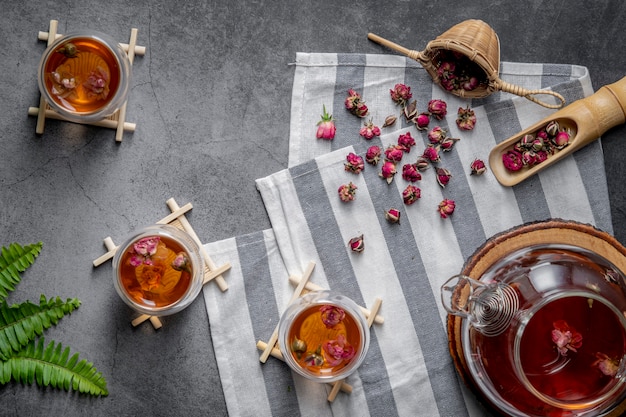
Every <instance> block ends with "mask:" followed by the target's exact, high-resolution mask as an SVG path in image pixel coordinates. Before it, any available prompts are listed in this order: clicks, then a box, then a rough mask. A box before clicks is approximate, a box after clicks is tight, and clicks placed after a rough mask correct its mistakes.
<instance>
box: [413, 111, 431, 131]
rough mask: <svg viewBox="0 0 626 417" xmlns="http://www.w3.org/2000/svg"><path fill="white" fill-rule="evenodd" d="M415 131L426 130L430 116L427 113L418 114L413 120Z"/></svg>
mask: <svg viewBox="0 0 626 417" xmlns="http://www.w3.org/2000/svg"><path fill="white" fill-rule="evenodd" d="M413 122H414V123H415V127H416V128H417V130H426V129H427V128H428V125H429V124H430V116H429V115H428V113H420V114H419V115H418V116H417V117H416V118H415V119H413Z"/></svg>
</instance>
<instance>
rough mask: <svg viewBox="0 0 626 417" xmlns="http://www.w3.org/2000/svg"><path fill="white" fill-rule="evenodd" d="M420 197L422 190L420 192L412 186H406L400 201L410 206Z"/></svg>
mask: <svg viewBox="0 0 626 417" xmlns="http://www.w3.org/2000/svg"><path fill="white" fill-rule="evenodd" d="M421 196H422V190H420V189H419V188H417V187H416V186H414V185H413V184H409V185H407V186H406V188H405V189H404V191H402V200H403V201H404V204H406V205H407V206H410V205H411V204H413V203H415V202H416V201H417V200H419V199H420V197H421Z"/></svg>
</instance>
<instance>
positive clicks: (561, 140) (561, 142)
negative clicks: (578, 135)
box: [552, 130, 570, 149]
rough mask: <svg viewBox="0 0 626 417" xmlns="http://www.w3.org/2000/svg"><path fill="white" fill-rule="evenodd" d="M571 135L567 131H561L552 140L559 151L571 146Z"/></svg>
mask: <svg viewBox="0 0 626 417" xmlns="http://www.w3.org/2000/svg"><path fill="white" fill-rule="evenodd" d="M569 139H570V135H569V133H567V132H566V131H564V130H563V131H561V132H559V133H557V134H556V136H555V137H554V138H553V139H552V143H554V146H556V148H557V149H563V148H564V147H566V146H567V145H568V144H569Z"/></svg>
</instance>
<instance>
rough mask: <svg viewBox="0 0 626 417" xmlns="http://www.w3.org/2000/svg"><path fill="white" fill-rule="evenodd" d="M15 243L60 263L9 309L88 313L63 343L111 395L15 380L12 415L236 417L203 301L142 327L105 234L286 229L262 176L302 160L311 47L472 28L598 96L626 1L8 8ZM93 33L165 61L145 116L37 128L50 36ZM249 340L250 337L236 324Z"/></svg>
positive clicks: (3, 403)
mask: <svg viewBox="0 0 626 417" xmlns="http://www.w3.org/2000/svg"><path fill="white" fill-rule="evenodd" d="M0 5H1V6H2V7H1V10H2V12H1V14H0V22H1V24H0V74H1V76H0V97H1V98H2V101H1V103H2V105H1V106H2V108H1V114H2V116H1V117H0V245H3V246H5V245H8V244H9V243H11V242H19V243H22V244H27V243H33V242H38V241H42V242H43V243H44V247H43V252H42V254H41V255H40V257H39V259H38V260H37V261H36V263H35V264H34V265H33V266H32V267H31V268H30V269H29V270H28V271H27V272H26V273H25V274H24V275H23V281H22V283H21V284H20V285H19V286H18V288H17V290H16V291H15V292H14V293H13V294H12V295H11V297H10V298H9V301H11V302H20V301H23V300H25V299H31V300H38V298H39V295H40V294H41V293H44V294H46V295H47V296H53V295H55V296H56V295H58V296H61V297H62V298H66V297H78V298H79V299H80V300H81V301H82V302H83V304H82V306H81V307H80V308H79V309H78V310H77V311H76V312H75V313H73V314H72V315H71V316H69V317H66V318H65V319H63V320H62V321H61V322H60V324H59V325H58V326H56V327H54V328H52V329H50V330H49V331H48V332H46V337H47V338H49V339H54V340H56V341H58V342H61V343H63V344H64V345H70V346H71V347H72V349H73V351H77V352H80V353H81V356H83V357H85V358H87V359H89V360H90V361H92V362H93V363H94V364H95V365H96V367H97V368H98V370H100V371H101V372H102V373H103V374H104V375H105V377H106V378H107V380H108V386H109V390H110V395H109V396H108V397H105V398H89V397H85V396H81V395H77V394H68V393H64V392H57V391H54V390H51V389H40V388H38V387H36V386H22V385H20V384H14V383H11V384H8V385H5V386H2V387H0V415H7V416H31V415H39V414H43V415H51V416H65V417H70V416H83V415H89V416H185V417H192V416H208V415H210V416H220V415H226V414H227V412H226V408H225V403H224V397H223V393H222V387H221V385H220V378H219V374H218V370H217V367H216V364H215V358H214V354H213V350H212V345H211V338H210V329H209V325H208V320H207V314H206V310H205V307H204V304H203V301H202V300H201V299H198V300H196V302H194V304H193V305H192V306H191V307H190V308H189V309H187V310H185V311H184V312H182V313H180V314H178V315H176V316H172V317H168V318H165V319H164V320H163V321H164V324H165V325H164V327H163V328H162V329H161V330H158V331H154V330H153V329H152V328H151V327H150V326H149V325H142V326H140V327H138V328H132V327H131V326H130V324H129V318H131V317H132V312H131V311H130V310H129V309H128V308H127V307H126V306H125V305H124V304H123V303H122V302H121V300H120V299H119V298H118V297H117V295H116V294H115V292H114V289H113V286H112V284H111V268H110V265H109V264H105V265H103V266H101V267H99V268H93V267H92V261H93V260H94V259H95V258H97V257H98V256H100V255H101V254H103V253H104V251H105V248H104V246H103V244H102V240H103V238H104V237H106V236H112V237H113V238H114V240H117V241H119V240H120V239H122V238H123V237H124V236H126V234H127V233H128V232H129V231H131V230H133V229H136V228H138V227H141V226H144V225H147V224H150V223H152V222H154V221H156V220H158V219H160V218H162V217H164V216H165V215H167V214H168V213H169V211H168V209H167V207H166V205H165V201H166V200H167V199H168V198H169V197H174V198H175V199H176V200H177V201H178V202H179V203H180V204H184V203H187V202H192V203H193V204H194V209H193V211H192V212H191V214H190V215H189V219H190V221H191V222H192V224H193V225H194V227H195V230H196V232H197V233H198V235H199V236H200V238H201V239H202V240H203V241H205V242H209V241H215V240H220V239H224V238H228V237H232V236H236V235H241V234H244V233H247V232H251V231H256V230H261V229H264V228H267V227H269V226H270V224H269V221H268V219H267V216H266V213H265V209H264V206H263V204H262V202H261V199H260V197H259V194H258V193H257V191H256V188H255V185H254V180H255V179H256V178H259V177H263V176H266V175H269V174H271V173H273V172H276V171H278V170H281V169H283V168H285V167H286V165H287V154H288V142H287V141H288V129H289V109H290V92H291V84H292V80H293V66H290V65H289V64H290V63H291V62H293V61H294V60H295V54H296V52H299V51H303V52H368V53H391V52H390V51H387V50H384V49H382V48H381V47H379V46H378V45H376V44H373V43H371V42H369V41H368V40H367V38H366V35H367V32H369V31H372V32H375V33H377V34H379V35H381V36H384V37H387V38H390V39H393V40H395V41H396V42H398V43H400V44H403V45H405V46H407V47H410V48H412V49H418V50H420V49H422V48H423V47H425V45H426V44H427V42H428V41H429V40H431V39H434V38H435V37H436V36H437V35H439V34H440V33H442V32H443V31H444V30H446V29H447V28H449V27H451V26H452V25H453V24H456V23H458V22H460V21H462V20H465V19H468V18H478V19H482V20H485V21H486V22H488V23H489V24H490V25H491V26H492V27H493V28H494V29H495V30H496V32H497V33H498V35H499V37H500V42H501V59H502V60H506V61H516V62H550V63H566V64H579V65H584V66H587V67H588V68H589V70H590V73H591V79H592V82H593V85H594V87H595V88H596V89H598V88H599V87H601V86H602V85H604V84H607V83H612V82H615V81H617V80H619V79H621V78H622V77H623V76H624V75H625V73H626V55H625V54H624V51H625V50H626V37H625V36H624V33H625V29H626V23H625V21H626V8H624V7H623V2H621V1H618V0H614V1H596V2H589V1H584V0H570V1H543V0H532V1H523V2H520V1H502V0H488V1H487V0H482V1H467V2H459V1H456V0H454V1H451V0H440V1H436V2H435V1H420V0H412V1H402V0H397V1H393V0H389V1H380V0H361V1H354V0H350V1H341V0H318V1H309V0H306V1H289V0H285V1H279V0H228V1H225V0H211V1H198V0H193V1H163V0H152V1H150V0H134V1H126V0H109V1H106V2H102V1H94V0H83V1H77V0H74V1H69V0H59V1H55V2H51V1H43V2H42V1H31V0H24V1H20V2H11V1H8V0H2V1H1V2H0ZM50 19H57V20H59V32H60V33H67V32H68V31H70V30H75V29H80V28H90V29H95V30H99V31H102V32H106V33H108V34H110V35H111V36H113V37H114V38H116V39H118V40H119V41H121V42H127V40H128V36H129V33H130V28H131V27H136V28H138V29H139V40H138V43H139V44H140V45H145V46H146V47H147V48H148V49H147V54H146V55H145V56H144V57H137V58H136V60H135V65H134V68H133V77H134V78H133V80H132V90H131V94H130V98H129V107H128V117H127V119H128V121H131V122H135V123H137V131H136V132H134V133H133V134H128V133H127V134H126V135H125V136H124V140H123V142H122V143H121V144H116V143H115V140H114V133H113V131H111V130H107V129H100V128H93V127H85V126H80V125H76V124H70V123H62V122H56V121H48V122H47V123H46V128H45V133H44V134H43V135H42V136H38V135H36V134H35V122H36V119H35V118H34V117H28V116H27V109H28V107H29V106H37V105H38V100H39V92H38V89H37V82H36V70H37V64H38V61H39V58H40V56H41V54H42V52H43V50H44V49H45V45H44V43H43V42H41V41H38V40H37V33H38V31H47V29H48V24H49V21H50ZM624 136H626V128H624V127H618V128H615V129H613V130H612V131H610V132H609V133H608V134H607V135H605V137H604V140H603V144H604V149H605V153H606V161H605V166H606V170H607V174H608V180H609V190H610V193H611V210H612V214H613V223H614V228H615V235H616V237H617V238H618V239H619V240H620V241H622V242H626V199H625V195H626V194H625V193H624V191H625V187H626V185H625V183H624V181H623V180H622V178H624V177H625V175H626V166H625V164H624V162H623V161H624V157H625V156H626V146H625V145H624V144H623V143H622V142H623V141H624ZM233 331H236V329H233Z"/></svg>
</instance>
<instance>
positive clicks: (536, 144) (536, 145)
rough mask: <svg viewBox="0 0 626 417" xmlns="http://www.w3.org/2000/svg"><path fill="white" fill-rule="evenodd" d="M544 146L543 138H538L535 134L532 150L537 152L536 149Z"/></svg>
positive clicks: (538, 149)
mask: <svg viewBox="0 0 626 417" xmlns="http://www.w3.org/2000/svg"><path fill="white" fill-rule="evenodd" d="M544 146H545V145H544V143H543V139H542V138H540V137H539V136H537V137H536V138H535V140H534V141H533V146H532V149H533V151H535V152H538V151H540V150H542V149H543V147H544Z"/></svg>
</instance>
